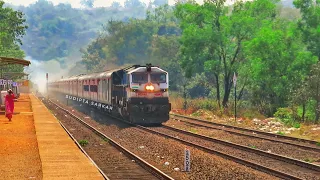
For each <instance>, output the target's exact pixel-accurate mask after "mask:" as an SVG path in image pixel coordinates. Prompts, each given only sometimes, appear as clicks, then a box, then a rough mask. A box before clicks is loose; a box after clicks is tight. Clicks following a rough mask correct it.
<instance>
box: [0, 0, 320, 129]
mask: <svg viewBox="0 0 320 180" xmlns="http://www.w3.org/2000/svg"><path fill="white" fill-rule="evenodd" d="M167 2H168V1H167V0H155V1H153V2H152V3H150V4H148V5H145V4H143V3H141V2H140V1H139V0H126V2H125V5H124V7H121V6H120V4H119V3H116V2H114V3H113V4H112V6H111V7H107V8H93V3H94V0H83V1H82V4H83V6H84V7H85V8H83V9H74V8H72V7H71V6H70V5H68V4H59V5H58V6H54V5H53V4H52V3H50V2H48V1H46V0H39V1H37V2H36V3H35V4H32V5H30V6H28V7H19V8H18V9H19V10H21V11H23V12H24V13H25V14H26V19H27V23H28V26H29V27H30V28H29V29H28V31H27V34H28V36H26V37H25V38H24V39H23V41H24V45H23V46H22V48H23V49H24V50H26V52H27V53H28V55H30V56H32V57H33V58H35V59H39V60H44V61H47V60H50V59H57V58H59V59H60V60H61V63H62V64H63V63H65V62H64V61H65V59H63V58H64V57H67V56H71V55H72V54H73V53H75V52H79V49H80V53H81V56H82V60H81V62H79V63H78V64H77V67H78V69H79V67H80V66H84V67H85V68H86V70H87V71H88V72H94V71H101V70H103V69H104V70H105V69H110V68H114V67H117V66H124V65H128V64H145V63H149V62H150V63H152V64H155V65H159V66H161V67H163V68H164V69H166V70H167V71H169V73H170V74H171V76H170V78H169V79H170V90H171V92H176V94H178V96H176V97H180V98H181V97H183V98H184V99H187V101H186V103H183V105H184V106H185V107H186V106H189V107H192V108H194V109H208V110H211V111H216V112H219V113H221V114H227V115H232V112H231V111H232V108H233V100H234V99H235V98H237V100H239V104H238V106H239V108H240V110H239V112H240V113H241V115H246V116H248V117H251V115H252V114H256V112H259V113H261V114H262V115H264V116H267V117H271V116H276V117H277V118H278V119H280V120H281V121H283V122H284V123H286V124H287V125H289V126H293V127H299V126H300V123H301V122H312V123H318V122H319V118H320V91H319V87H320V86H319V85H320V84H319V81H318V79H319V78H320V64H319V60H320V54H319V52H320V26H319V24H320V2H319V1H315V0H295V1H294V3H293V4H292V3H291V2H289V3H288V2H285V3H282V4H281V3H280V2H279V1H278V0H254V1H249V2H243V1H237V2H236V3H234V4H233V5H232V6H226V5H225V2H226V1H225V0H205V1H204V3H203V4H197V3H195V2H194V1H192V0H190V1H186V0H181V1H177V3H176V5H175V6H169V5H167ZM288 4H289V5H288ZM21 20H22V21H21V22H22V25H23V24H24V21H23V19H21ZM1 23H2V21H1ZM20 24H21V23H20ZM84 24H85V25H84ZM99 26H101V27H100V28H99ZM1 27H3V26H1ZM11 29H14V27H12V28H11ZM22 29H25V28H22ZM20 30H21V29H20ZM98 31H99V32H98ZM19 33H20V34H19ZM23 33H24V31H21V32H20V31H18V34H16V35H17V36H15V37H20V39H21V36H20V35H22V34H23ZM7 35H8V34H5V33H1V34H0V36H1V37H5V38H8V37H10V36H9V35H8V36H7ZM90 39H93V40H92V41H90ZM12 41H13V42H15V43H13V44H11V46H12V47H15V48H17V51H18V50H19V47H18V46H17V45H16V44H17V43H18V42H21V41H19V38H18V39H13V40H12ZM6 42H7V41H6ZM2 47H4V46H2ZM5 47H10V46H7V45H6V46H5ZM12 49H13V50H14V48H12ZM21 55H23V54H21ZM73 72H78V70H75V69H74V70H73ZM234 74H236V75H237V76H238V81H237V97H235V96H234V94H233V87H234V85H233V84H234V82H233V78H232V77H233V75H234ZM195 98H197V99H196V100H195Z"/></svg>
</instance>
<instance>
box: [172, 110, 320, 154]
mask: <svg viewBox="0 0 320 180" xmlns="http://www.w3.org/2000/svg"><path fill="white" fill-rule="evenodd" d="M170 115H171V116H176V117H180V118H186V119H189V120H194V121H198V122H201V123H206V124H209V125H216V126H223V127H227V128H231V129H236V130H241V131H247V132H250V133H256V134H262V135H266V136H270V137H276V138H281V139H287V140H293V141H298V142H303V143H309V144H312V145H316V144H318V143H319V142H317V141H313V140H308V139H302V138H296V137H291V136H285V135H277V134H272V133H269V132H264V131H259V130H254V129H248V128H243V127H237V126H231V125H227V124H222V123H216V122H210V121H205V120H202V119H198V118H193V117H188V116H183V115H179V114H172V113H170ZM222 130H225V129H222ZM254 137H256V136H254ZM279 141H280V140H279ZM281 142H284V141H281ZM315 149H320V148H317V147H315Z"/></svg>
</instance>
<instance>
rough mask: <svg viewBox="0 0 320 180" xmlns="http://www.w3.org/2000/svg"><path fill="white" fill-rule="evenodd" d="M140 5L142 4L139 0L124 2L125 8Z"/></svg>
mask: <svg viewBox="0 0 320 180" xmlns="http://www.w3.org/2000/svg"><path fill="white" fill-rule="evenodd" d="M140 6H143V4H142V3H141V2H140V1H139V0H126V1H125V2H124V7H126V8H138V7H140Z"/></svg>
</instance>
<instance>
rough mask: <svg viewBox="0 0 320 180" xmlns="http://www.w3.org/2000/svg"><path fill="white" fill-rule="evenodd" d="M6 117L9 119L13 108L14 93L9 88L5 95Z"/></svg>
mask: <svg viewBox="0 0 320 180" xmlns="http://www.w3.org/2000/svg"><path fill="white" fill-rule="evenodd" d="M5 106H6V117H7V118H8V119H9V121H11V119H12V114H13V110H14V94H13V92H12V90H11V89H9V90H8V94H7V95H6V96H5Z"/></svg>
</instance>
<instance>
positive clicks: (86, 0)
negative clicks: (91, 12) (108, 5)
mask: <svg viewBox="0 0 320 180" xmlns="http://www.w3.org/2000/svg"><path fill="white" fill-rule="evenodd" d="M94 1H95V0H81V2H80V3H81V5H83V6H84V7H87V8H92V7H93V4H94Z"/></svg>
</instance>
